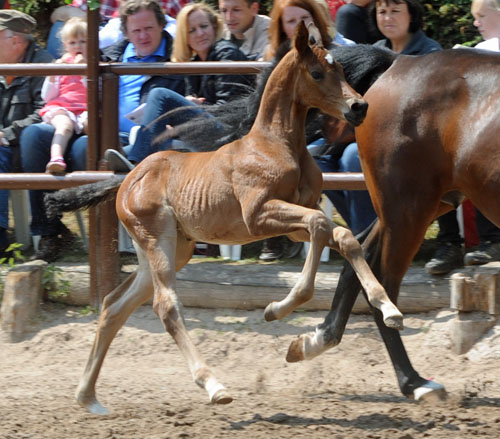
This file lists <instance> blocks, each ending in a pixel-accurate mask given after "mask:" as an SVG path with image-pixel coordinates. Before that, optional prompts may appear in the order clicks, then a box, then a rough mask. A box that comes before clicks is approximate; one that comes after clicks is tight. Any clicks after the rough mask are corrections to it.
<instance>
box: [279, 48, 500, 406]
mask: <svg viewBox="0 0 500 439" xmlns="http://www.w3.org/2000/svg"><path fill="white" fill-rule="evenodd" d="M364 98H365V99H366V101H367V102H368V104H369V109H368V113H367V117H366V119H365V121H364V122H363V124H362V125H361V126H359V127H357V128H356V130H355V131H356V138H357V141H358V145H359V155H360V159H361V162H362V167H363V172H364V174H365V177H366V183H367V186H368V190H369V192H370V196H371V197H372V201H373V205H374V207H375V211H376V212H377V215H378V221H377V222H376V223H375V224H374V225H373V226H372V228H371V229H370V230H367V231H365V236H366V239H365V240H364V243H363V249H364V251H365V256H366V258H367V260H368V262H369V264H370V267H371V268H372V270H373V271H374V273H375V274H376V276H377V277H378V279H379V280H380V281H381V283H382V285H383V286H384V287H385V288H386V290H387V292H388V294H389V296H390V297H391V299H392V300H393V301H395V302H397V297H398V293H399V287H400V284H401V281H402V279H403V276H404V274H405V272H406V270H407V269H408V267H409V265H410V263H411V260H412V258H413V257H414V256H415V254H416V252H417V251H418V249H419V247H420V245H421V243H422V241H423V239H424V235H425V232H426V229H427V228H428V226H429V225H430V224H431V222H432V221H433V220H434V219H436V218H437V217H438V216H440V215H442V214H443V213H445V212H447V211H449V210H451V209H452V208H455V207H458V205H459V204H460V203H461V201H462V200H463V199H464V198H465V197H466V198H469V199H470V200H472V202H473V203H474V205H475V206H477V208H478V209H480V210H481V212H483V213H484V214H485V215H486V216H487V217H488V218H489V219H490V220H491V221H492V222H494V223H495V224H496V225H498V226H500V200H499V196H500V54H496V53H491V52H483V51H479V50H471V49H461V50H447V51H443V52H437V53H433V54H429V55H424V56H420V57H406V56H400V57H398V58H397V59H396V60H395V61H394V63H393V64H392V66H391V67H390V68H389V69H388V70H387V71H386V72H385V73H384V74H382V75H381V76H380V77H379V78H378V80H377V81H376V82H375V83H374V85H372V86H371V87H370V88H369V90H368V91H367V93H366V94H364ZM359 290H360V285H359V283H358V282H357V279H356V278H355V276H354V273H352V271H351V269H350V268H349V267H347V266H346V267H345V269H344V271H343V273H342V276H341V279H340V281H339V284H338V287H337V290H336V292H335V297H334V300H333V304H332V310H331V311H330V313H329V314H328V315H327V317H326V319H325V321H324V322H323V323H322V324H321V325H319V326H318V329H317V331H316V333H315V334H314V335H311V336H310V335H305V336H302V337H300V338H299V339H297V340H296V341H294V342H293V343H292V345H291V346H290V349H289V353H288V360H289V361H299V360H303V359H309V358H312V357H314V356H316V355H318V354H319V352H320V351H324V350H327V349H329V348H331V347H333V346H335V345H336V344H338V343H339V342H340V340H341V337H342V334H343V332H344V329H345V325H346V323H347V319H348V315H349V313H350V311H351V309H352V306H353V304H354V301H355V299H356V296H357V294H358V292H359ZM375 320H376V323H377V325H378V328H379V330H380V333H381V335H382V338H383V340H384V343H385V345H386V347H387V349H388V351H389V355H390V357H391V360H392V362H393V365H394V368H395V372H396V376H397V379H398V383H399V387H400V389H401V391H402V393H403V394H404V395H406V396H408V397H412V398H415V399H420V398H431V397H434V396H437V397H443V396H444V386H442V385H440V384H438V383H436V382H434V381H429V380H426V379H424V378H422V377H421V376H419V374H418V373H417V372H416V371H415V369H414V368H413V366H412V365H411V362H410V360H409V358H408V355H407V353H406V351H405V348H404V345H403V343H402V340H401V337H400V334H399V333H398V332H397V331H394V330H392V329H390V328H387V327H386V326H385V325H384V324H383V322H382V321H381V319H380V316H379V314H378V312H375ZM309 346H312V348H309ZM320 346H321V347H320Z"/></svg>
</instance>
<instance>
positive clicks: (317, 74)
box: [311, 71, 324, 81]
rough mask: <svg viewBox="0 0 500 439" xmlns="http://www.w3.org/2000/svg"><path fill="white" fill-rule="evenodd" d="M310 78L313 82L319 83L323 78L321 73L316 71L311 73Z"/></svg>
mask: <svg viewBox="0 0 500 439" xmlns="http://www.w3.org/2000/svg"><path fill="white" fill-rule="evenodd" d="M311 76H312V78H313V79H314V80H315V81H321V80H322V79H323V78H324V75H323V73H322V72H317V71H313V72H311Z"/></svg>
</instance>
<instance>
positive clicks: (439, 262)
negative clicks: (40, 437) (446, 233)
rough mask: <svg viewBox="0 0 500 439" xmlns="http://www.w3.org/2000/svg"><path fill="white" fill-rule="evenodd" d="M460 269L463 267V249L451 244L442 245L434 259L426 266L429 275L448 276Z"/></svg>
mask: <svg viewBox="0 0 500 439" xmlns="http://www.w3.org/2000/svg"><path fill="white" fill-rule="evenodd" d="M460 267H463V252H462V247H461V246H459V245H457V244H453V243H451V242H445V243H443V244H441V245H440V246H439V248H438V249H437V250H436V253H435V254H434V257H433V258H432V259H431V260H430V261H429V262H427V264H425V270H426V271H427V273H429V274H447V273H449V272H450V271H451V270H454V269H455V268H460Z"/></svg>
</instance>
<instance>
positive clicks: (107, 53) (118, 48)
mask: <svg viewBox="0 0 500 439" xmlns="http://www.w3.org/2000/svg"><path fill="white" fill-rule="evenodd" d="M163 38H165V39H166V41H167V44H166V48H165V55H164V56H163V57H162V58H161V59H160V60H159V61H158V62H169V61H170V57H171V55H172V45H173V41H174V40H173V38H172V37H171V36H170V34H169V33H168V32H166V31H163ZM128 44H129V40H127V39H126V38H125V39H123V40H120V41H118V42H116V43H115V44H112V45H111V46H108V47H105V48H104V49H103V50H102V55H101V58H102V60H103V61H104V62H122V61H123V53H124V52H125V48H126V47H127V45H128ZM156 87H164V88H169V89H170V90H173V91H176V92H177V93H179V94H181V95H184V91H185V86H184V77H183V76H181V75H162V76H151V77H150V78H149V79H148V80H147V81H146V82H145V83H144V84H143V85H142V88H141V98H140V103H141V104H142V103H144V102H146V98H147V97H148V93H149V92H150V91H151V90H152V89H153V88H156Z"/></svg>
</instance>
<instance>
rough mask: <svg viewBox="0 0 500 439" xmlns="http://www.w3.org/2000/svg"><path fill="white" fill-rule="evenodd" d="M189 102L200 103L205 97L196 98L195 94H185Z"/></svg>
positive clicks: (203, 101)
mask: <svg viewBox="0 0 500 439" xmlns="http://www.w3.org/2000/svg"><path fill="white" fill-rule="evenodd" d="M186 99H187V100H188V101H189V102H193V103H194V104H196V105H201V104H204V103H205V98H198V97H196V96H186Z"/></svg>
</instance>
